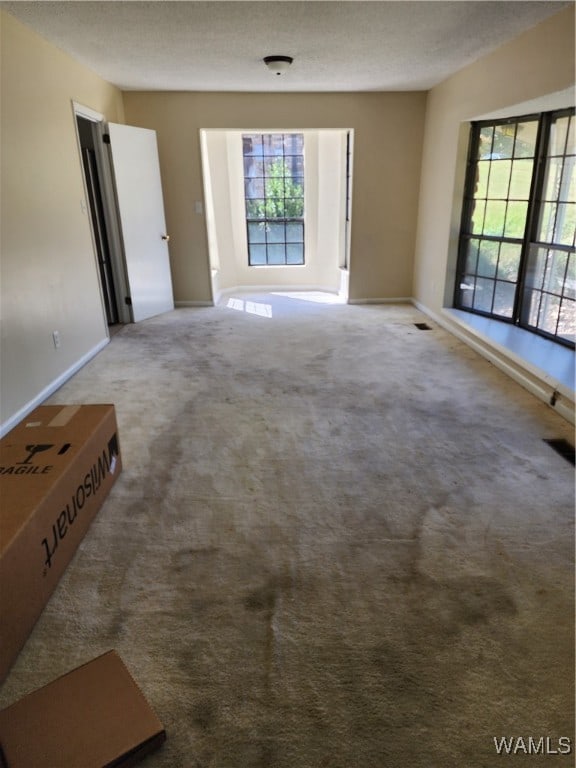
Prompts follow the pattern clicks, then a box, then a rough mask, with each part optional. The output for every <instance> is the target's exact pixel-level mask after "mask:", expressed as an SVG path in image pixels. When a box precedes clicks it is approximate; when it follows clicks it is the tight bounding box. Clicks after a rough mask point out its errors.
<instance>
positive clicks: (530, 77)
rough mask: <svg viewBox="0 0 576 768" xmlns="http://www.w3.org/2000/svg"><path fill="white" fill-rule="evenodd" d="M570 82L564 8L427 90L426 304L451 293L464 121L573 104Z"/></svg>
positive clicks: (446, 301) (421, 256)
mask: <svg viewBox="0 0 576 768" xmlns="http://www.w3.org/2000/svg"><path fill="white" fill-rule="evenodd" d="M573 85H574V9H573V8H568V9H566V10H565V11H562V12H560V13H559V14H556V15H555V16H553V17H551V18H550V19H548V20H547V21H545V22H543V23H542V24H540V25H538V26H537V27H535V28H533V29H532V30H530V31H529V32H527V33H525V34H523V35H521V36H520V37H518V38H516V39H515V40H513V41H512V42H510V43H508V44H507V45H505V46H503V47H501V48H499V49H498V50H496V51H495V52H494V53H493V54H491V55H490V56H487V57H485V58H483V59H481V60H480V61H477V62H476V63H474V64H472V65H471V66H469V67H467V68H466V69H463V70H461V71H460V72H458V73H456V74H455V75H453V76H452V77H450V78H449V79H448V80H445V81H444V82H443V83H441V84H440V85H438V86H437V87H436V88H433V89H432V90H431V91H430V92H429V94H428V105H427V111H426V131H425V139H424V151H423V157H422V180H421V187H420V209H419V218H418V232H417V241H416V254H415V268H414V290H413V296H414V298H415V299H416V300H417V301H418V302H419V303H420V304H421V305H422V306H423V307H425V308H427V309H428V310H430V311H431V312H433V313H438V312H440V311H441V309H442V307H443V306H450V304H451V300H452V290H453V283H454V270H455V259H456V249H457V241H458V230H459V226H460V212H461V200H462V194H463V185H464V174H465V160H466V151H467V143H468V131H469V121H470V120H473V119H477V118H479V117H482V116H485V115H487V114H488V113H491V114H494V113H496V114H502V115H504V114H505V115H507V116H510V115H512V114H516V115H522V114H527V113H530V112H531V111H536V110H538V109H546V108H552V107H555V106H560V105H562V106H570V105H573V104H574V93H573V90H572V88H573ZM566 89H568V93H567V94H561V95H560V96H558V95H557V92H559V91H565V90H566ZM526 102H529V103H526ZM515 105H517V106H515Z"/></svg>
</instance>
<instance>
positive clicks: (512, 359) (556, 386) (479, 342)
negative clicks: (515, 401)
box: [413, 300, 576, 424]
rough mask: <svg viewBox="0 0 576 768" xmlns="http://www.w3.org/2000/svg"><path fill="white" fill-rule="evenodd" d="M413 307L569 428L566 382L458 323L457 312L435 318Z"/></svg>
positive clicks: (570, 400)
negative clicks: (537, 399)
mask: <svg viewBox="0 0 576 768" xmlns="http://www.w3.org/2000/svg"><path fill="white" fill-rule="evenodd" d="M413 304H414V306H415V307H416V308H417V309H419V310H420V311H421V312H423V313H424V314H425V315H428V317H430V318H432V319H433V320H434V321H435V322H437V323H438V325H440V326H442V327H443V328H444V329H445V330H447V331H448V332H449V333H451V334H453V335H454V336H456V337H457V338H458V339H460V341H463V342H464V343H465V344H467V345H468V346H469V347H471V348H472V349H474V350H475V351H476V352H478V354H480V355H482V357H484V358H485V359H486V360H489V361H490V362H491V363H492V364H493V365H495V366H496V367H497V368H499V369H500V370H501V371H503V372H504V373H505V374H507V375H508V376H510V378H512V379H514V381H516V382H517V383H518V384H520V385H521V386H523V387H524V388H525V389H527V390H528V391H529V392H531V393H532V394H533V395H535V396H536V397H538V398H539V399H540V400H542V401H543V402H544V403H546V404H547V405H548V406H549V407H551V408H553V409H554V410H555V411H557V413H558V414H559V415H560V416H562V417H563V418H564V419H566V421H568V422H570V423H571V424H574V423H575V422H576V415H575V410H574V401H575V392H574V389H573V387H572V386H570V384H569V383H568V382H567V381H564V380H562V378H561V377H560V375H559V374H558V375H556V374H555V372H554V371H552V370H550V371H547V370H544V368H541V367H539V366H538V365H537V364H535V363H532V362H531V361H529V360H527V359H526V358H525V357H523V356H522V355H521V354H519V353H518V352H515V351H514V350H513V349H512V348H510V347H508V346H505V345H504V344H503V343H499V342H498V341H496V340H495V339H493V338H491V337H490V336H487V335H486V334H484V333H482V332H481V331H480V330H478V329H477V328H475V327H474V326H473V324H472V323H467V322H465V321H464V320H462V319H461V318H460V316H459V314H458V311H457V310H453V309H449V308H446V309H443V310H442V312H441V313H440V314H437V313H436V312H433V311H432V310H430V309H428V307H426V306H424V305H423V304H420V302H418V301H416V300H413ZM517 330H518V331H520V332H521V333H529V331H522V329H517ZM530 335H531V336H534V342H535V343H536V342H540V341H542V342H544V343H548V344H553V345H555V347H559V345H557V344H556V343H555V342H552V341H547V340H546V339H540V337H538V336H536V334H530ZM561 351H563V352H564V351H565V352H566V355H565V356H566V357H569V356H570V354H572V355H574V353H573V352H572V351H571V350H569V349H568V348H561Z"/></svg>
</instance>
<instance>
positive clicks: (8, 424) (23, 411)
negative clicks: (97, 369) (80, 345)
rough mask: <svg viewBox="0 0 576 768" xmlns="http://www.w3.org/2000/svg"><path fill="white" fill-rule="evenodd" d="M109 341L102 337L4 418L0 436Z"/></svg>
mask: <svg viewBox="0 0 576 768" xmlns="http://www.w3.org/2000/svg"><path fill="white" fill-rule="evenodd" d="M109 343H110V339H109V338H106V339H102V341H101V342H99V343H98V344H96V346H95V347H92V349H91V350H90V351H89V352H87V353H86V354H85V355H83V356H82V357H81V358H80V359H79V360H77V361H76V362H75V363H74V365H71V366H70V368H68V369H67V370H66V371H64V373H62V374H60V376H58V377H57V378H56V379H54V381H52V382H50V384H48V386H47V387H44V389H43V390H42V391H41V392H39V393H38V394H37V395H36V397H34V398H32V400H30V401H29V402H28V403H26V405H24V406H22V408H20V409H19V410H18V411H17V412H16V413H15V414H14V415H13V416H11V417H10V418H9V419H6V421H5V422H4V423H3V424H0V437H3V436H4V435H5V434H6V433H7V432H9V431H10V430H11V429H12V428H13V427H15V426H16V424H18V423H19V422H21V421H22V419H24V418H25V417H26V416H27V415H28V414H29V413H30V411H33V410H34V408H36V407H37V406H39V405H42V403H43V402H44V400H46V399H47V398H48V397H50V395H52V394H54V392H56V390H57V389H60V387H61V386H62V385H63V384H65V383H66V382H67V381H68V379H70V378H71V377H72V376H74V374H75V373H77V372H78V371H79V370H80V368H83V367H84V366H85V365H86V363H88V362H89V361H90V360H92V358H93V357H96V355H97V354H98V352H101V351H102V350H103V349H104V347H105V346H107V345H108V344H109Z"/></svg>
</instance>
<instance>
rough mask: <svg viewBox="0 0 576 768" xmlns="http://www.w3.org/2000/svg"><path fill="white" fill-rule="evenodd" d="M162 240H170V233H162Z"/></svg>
mask: <svg viewBox="0 0 576 768" xmlns="http://www.w3.org/2000/svg"><path fill="white" fill-rule="evenodd" d="M162 240H166V242H168V240H170V235H162Z"/></svg>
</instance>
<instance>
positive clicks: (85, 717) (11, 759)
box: [0, 651, 166, 768]
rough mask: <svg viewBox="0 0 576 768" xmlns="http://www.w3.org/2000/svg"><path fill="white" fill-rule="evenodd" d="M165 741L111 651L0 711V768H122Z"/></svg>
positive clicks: (125, 669) (149, 708) (162, 733)
mask: <svg viewBox="0 0 576 768" xmlns="http://www.w3.org/2000/svg"><path fill="white" fill-rule="evenodd" d="M165 739H166V732H165V730H164V727H163V726H162V723H161V722H160V720H159V719H158V717H157V716H156V714H155V713H154V712H153V710H152V708H151V707H150V705H149V704H148V702H147V701H146V699H145V698H144V695H143V694H142V692H141V690H140V688H139V687H138V685H137V684H136V683H135V682H134V680H133V678H132V676H131V674H130V672H129V671H128V669H127V668H126V666H125V665H124V663H123V661H122V659H121V658H120V656H119V655H118V654H117V653H116V651H109V652H108V653H105V654H103V655H102V656H99V657H98V658H96V659H94V660H93V661H90V662H88V663H87V664H84V665H83V666H81V667H78V668H77V669H75V670H73V671H72V672H69V673H68V674H66V675H63V676H62V677H59V678H58V679H57V680H54V681H53V682H52V683H49V684H48V685H46V686H44V688H40V689H39V690H37V691H34V692H33V693H31V694H29V695H28V696H25V697H24V698H23V699H20V701H17V702H16V703H15V704H12V705H11V706H10V707H7V708H6V709H4V710H2V711H0V746H1V750H2V756H1V758H0V765H1V764H2V763H1V760H3V761H4V764H3V765H2V768H113V767H114V768H127V767H128V766H133V765H136V763H138V762H139V761H140V760H141V759H142V758H143V757H145V756H146V755H147V754H148V753H149V752H151V751H153V750H154V749H157V748H158V747H159V746H160V745H161V744H162V743H163V742H164V741H165Z"/></svg>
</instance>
